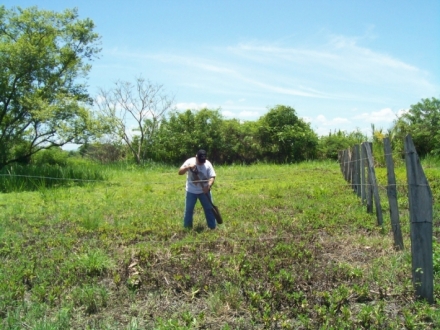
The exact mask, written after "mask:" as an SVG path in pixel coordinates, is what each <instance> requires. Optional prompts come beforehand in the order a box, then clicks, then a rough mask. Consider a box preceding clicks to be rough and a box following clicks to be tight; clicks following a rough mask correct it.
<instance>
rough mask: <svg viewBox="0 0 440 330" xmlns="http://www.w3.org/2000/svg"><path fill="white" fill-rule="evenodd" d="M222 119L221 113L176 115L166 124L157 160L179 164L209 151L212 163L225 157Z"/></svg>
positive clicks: (157, 146)
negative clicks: (197, 154) (197, 153)
mask: <svg viewBox="0 0 440 330" xmlns="http://www.w3.org/2000/svg"><path fill="white" fill-rule="evenodd" d="M222 121H223V119H222V116H221V115H220V112H219V111H218V110H210V109H206V108H205V109H201V110H198V111H192V110H186V111H184V112H173V113H171V115H170V117H169V118H168V119H166V120H164V121H163V123H162V125H161V127H160V134H159V137H158V140H157V145H156V148H155V150H156V155H155V157H156V160H162V161H169V162H172V163H178V162H181V161H184V160H185V159H186V158H188V156H189V155H193V154H194V155H195V153H196V152H197V150H198V149H205V150H206V151H207V152H208V156H209V159H210V160H211V161H218V160H219V159H220V158H221V156H220V153H221V150H222V145H223V138H222V134H221V125H222Z"/></svg>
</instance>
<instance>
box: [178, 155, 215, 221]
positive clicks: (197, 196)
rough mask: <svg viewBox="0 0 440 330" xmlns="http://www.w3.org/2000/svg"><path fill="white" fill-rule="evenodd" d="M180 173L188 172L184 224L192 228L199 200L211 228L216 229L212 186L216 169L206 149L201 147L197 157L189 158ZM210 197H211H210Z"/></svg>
mask: <svg viewBox="0 0 440 330" xmlns="http://www.w3.org/2000/svg"><path fill="white" fill-rule="evenodd" d="M178 173H179V175H183V174H185V173H187V178H186V199H185V215H184V218H183V226H184V227H185V228H192V226H193V213H194V207H195V205H196V203H197V200H199V201H200V203H201V204H202V206H203V210H204V211H205V217H206V223H207V224H208V227H209V228H211V229H215V227H216V221H215V217H214V213H213V212H212V204H211V202H210V201H209V199H210V198H211V187H212V185H213V184H214V180H215V171H214V167H213V166H212V164H211V162H210V161H209V160H207V159H206V151H205V150H203V149H200V150H199V151H198V152H197V155H196V156H195V157H192V158H189V159H187V160H186V161H185V162H184V163H183V165H182V166H181V167H180V169H179V172H178ZM208 198H209V199H208Z"/></svg>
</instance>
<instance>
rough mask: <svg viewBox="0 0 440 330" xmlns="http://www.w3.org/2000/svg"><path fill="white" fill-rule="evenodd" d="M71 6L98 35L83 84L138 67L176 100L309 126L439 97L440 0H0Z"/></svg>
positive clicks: (347, 124) (227, 114)
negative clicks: (281, 112)
mask: <svg viewBox="0 0 440 330" xmlns="http://www.w3.org/2000/svg"><path fill="white" fill-rule="evenodd" d="M2 2H3V5H4V6H5V7H6V8H8V9H10V8H12V7H14V6H19V7H22V8H26V7H30V6H38V7H39V8H40V9H47V10H53V11H57V12H59V11H63V10H65V9H67V8H77V9H78V13H79V17H80V18H82V19H83V18H90V19H92V20H93V22H94V23H95V25H96V28H95V31H96V32H97V33H98V34H99V35H100V36H101V48H102V51H101V53H100V55H99V58H98V59H95V60H94V61H93V62H92V63H91V64H92V70H91V71H90V73H89V76H88V86H89V93H90V95H91V96H96V95H97V94H98V92H99V89H100V88H102V89H105V90H108V89H111V88H113V87H114V86H115V83H116V82H117V81H129V82H135V79H136V78H137V77H143V78H145V79H146V80H149V81H150V82H152V83H154V84H160V85H163V88H164V91H165V92H166V93H167V94H168V95H169V96H172V97H174V100H175V105H174V106H175V108H176V109H178V110H179V111H183V110H187V109H191V110H197V109H201V108H205V107H206V108H209V109H219V111H220V113H221V114H222V115H223V116H224V118H226V119H229V118H236V119H239V120H243V121H246V120H252V121H254V120H257V119H258V118H260V117H261V116H263V115H265V114H266V113H267V112H268V111H269V110H270V109H271V108H273V107H274V106H276V105H286V106H290V107H293V108H294V109H295V111H296V113H297V115H298V116H299V117H301V118H303V119H305V120H306V121H307V122H309V123H310V126H311V128H312V129H313V130H314V131H315V132H316V133H317V134H318V135H327V134H328V133H330V132H334V131H336V130H343V131H346V132H353V131H356V130H360V131H362V132H364V133H365V134H370V135H371V124H374V125H375V127H376V129H381V128H382V129H384V130H387V129H388V128H390V127H391V126H392V124H393V121H394V120H395V119H396V118H397V116H399V115H400V114H401V113H402V112H403V111H406V110H408V109H409V108H410V106H411V105H413V104H416V103H418V102H420V101H421V100H422V99H424V98H432V97H435V98H440V0H420V1H414V0H332V1H330V0H301V1H299V0H270V1H269V0H267V1H266V0H265V1H263V0H143V1H142V0H126V1H116V0H105V1H103V0H87V1H85V0H13V1H11V0H3V1H2Z"/></svg>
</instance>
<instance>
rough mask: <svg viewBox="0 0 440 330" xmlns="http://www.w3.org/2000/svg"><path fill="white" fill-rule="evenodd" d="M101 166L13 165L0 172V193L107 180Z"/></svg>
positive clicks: (80, 184)
mask: <svg viewBox="0 0 440 330" xmlns="http://www.w3.org/2000/svg"><path fill="white" fill-rule="evenodd" d="M108 177H109V174H108V171H106V169H105V167H103V166H101V165H87V166H83V165H67V166H59V165H39V166H35V165H28V166H20V165H13V166H7V167H4V168H3V169H2V170H1V171H0V192H4V193H8V192H18V191H35V190H39V189H48V188H56V187H66V186H72V185H79V186H82V185H85V184H87V183H91V182H97V181H105V180H108Z"/></svg>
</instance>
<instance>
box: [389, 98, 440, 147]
mask: <svg viewBox="0 0 440 330" xmlns="http://www.w3.org/2000/svg"><path fill="white" fill-rule="evenodd" d="M392 130H393V131H394V132H395V135H396V136H397V137H398V138H399V140H401V141H403V139H404V138H405V136H406V135H407V134H411V137H412V140H413V142H414V145H415V147H416V150H417V153H418V154H419V155H420V156H425V155H427V154H434V155H440V100H439V99H436V98H434V97H433V98H431V99H422V100H421V102H419V103H417V104H414V105H411V107H410V109H409V111H408V112H407V113H405V114H403V115H402V116H401V117H400V118H398V119H397V120H396V122H395V124H394V127H393V129H392Z"/></svg>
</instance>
